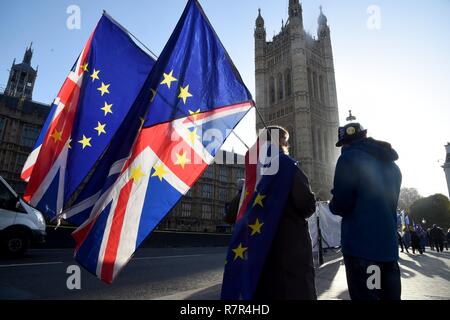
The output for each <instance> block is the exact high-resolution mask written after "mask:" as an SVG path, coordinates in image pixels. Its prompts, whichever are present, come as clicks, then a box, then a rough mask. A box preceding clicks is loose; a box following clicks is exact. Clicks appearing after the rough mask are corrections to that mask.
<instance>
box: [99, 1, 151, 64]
mask: <svg viewBox="0 0 450 320" xmlns="http://www.w3.org/2000/svg"><path fill="white" fill-rule="evenodd" d="M103 14H104V15H105V16H107V17H108V19H110V20H111V21H112V22H114V23H115V24H116V25H117V26H118V27H119V28H121V29H122V30H123V31H125V32H126V33H128V34H129V35H130V36H131V37H133V38H134V39H135V40H136V41H137V42H139V44H140V45H141V46H143V47H144V48H145V49H146V50H147V51H148V52H149V53H150V54H151V55H153V58H155V60H157V59H158V56H157V55H156V54H155V53H154V52H153V51H152V50H150V48H149V47H147V46H146V45H145V44H144V43H143V42H142V41H141V40H139V39H138V37H136V36H135V35H134V34H133V33H131V32H130V31H129V30H128V29H127V28H125V27H124V26H123V25H121V24H120V23H119V22H117V20H115V19H114V18H113V17H112V16H111V15H110V14H109V13H108V12H106V10H103Z"/></svg>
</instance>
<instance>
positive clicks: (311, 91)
mask: <svg viewBox="0 0 450 320" xmlns="http://www.w3.org/2000/svg"><path fill="white" fill-rule="evenodd" d="M308 91H309V99H310V100H311V99H312V97H313V86H312V76H311V69H310V68H308Z"/></svg>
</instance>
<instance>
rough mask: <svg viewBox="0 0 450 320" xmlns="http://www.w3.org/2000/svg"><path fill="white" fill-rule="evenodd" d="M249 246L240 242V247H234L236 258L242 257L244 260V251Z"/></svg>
mask: <svg viewBox="0 0 450 320" xmlns="http://www.w3.org/2000/svg"><path fill="white" fill-rule="evenodd" d="M247 249H248V248H246V247H243V246H242V243H240V244H239V247H237V248H236V249H233V252H234V260H235V261H236V259H237V258H241V259H242V260H244V252H245V251H246V250H247Z"/></svg>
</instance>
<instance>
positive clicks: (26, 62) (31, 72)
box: [5, 43, 37, 100]
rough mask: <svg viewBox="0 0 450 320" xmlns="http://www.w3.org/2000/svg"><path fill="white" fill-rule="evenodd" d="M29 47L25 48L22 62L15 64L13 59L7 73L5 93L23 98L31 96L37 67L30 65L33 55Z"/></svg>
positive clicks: (29, 98)
mask: <svg viewBox="0 0 450 320" xmlns="http://www.w3.org/2000/svg"><path fill="white" fill-rule="evenodd" d="M32 44H33V43H31V44H30V47H29V48H27V49H26V50H25V54H24V55H23V60H22V63H19V64H16V59H14V61H13V63H12V67H11V71H10V73H9V79H8V83H7V85H6V89H5V94H6V95H9V96H13V97H17V98H23V99H25V100H31V99H32V98H33V88H34V82H35V81H36V76H37V68H36V69H34V68H33V67H32V66H31V58H32V57H33V49H31V46H32Z"/></svg>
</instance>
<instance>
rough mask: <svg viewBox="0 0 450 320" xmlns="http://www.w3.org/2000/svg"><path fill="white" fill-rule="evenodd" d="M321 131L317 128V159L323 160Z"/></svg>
mask: <svg viewBox="0 0 450 320" xmlns="http://www.w3.org/2000/svg"><path fill="white" fill-rule="evenodd" d="M322 142H323V140H322V132H321V131H320V128H317V151H318V153H319V160H320V161H323V146H322Z"/></svg>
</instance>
